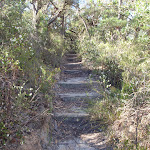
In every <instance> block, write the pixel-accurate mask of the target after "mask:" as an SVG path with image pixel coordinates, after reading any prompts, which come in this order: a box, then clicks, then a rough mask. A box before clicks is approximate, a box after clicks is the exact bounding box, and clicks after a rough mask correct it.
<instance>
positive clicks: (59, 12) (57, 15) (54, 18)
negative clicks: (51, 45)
mask: <svg viewBox="0 0 150 150" xmlns="http://www.w3.org/2000/svg"><path fill="white" fill-rule="evenodd" d="M65 6H66V2H64V5H63V8H62V9H61V10H59V11H58V12H57V13H56V14H55V15H54V16H53V17H52V18H51V19H50V20H49V22H48V26H49V25H50V24H51V23H53V22H54V21H55V20H56V19H57V17H59V16H60V15H61V13H62V12H63V10H65Z"/></svg>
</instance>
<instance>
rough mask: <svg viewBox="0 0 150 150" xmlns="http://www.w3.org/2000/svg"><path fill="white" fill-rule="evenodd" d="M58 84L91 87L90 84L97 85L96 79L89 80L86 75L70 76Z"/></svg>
mask: <svg viewBox="0 0 150 150" xmlns="http://www.w3.org/2000/svg"><path fill="white" fill-rule="evenodd" d="M58 84H59V85H60V86H61V87H64V88H69V89H70V88H71V89H72V88H75V89H79V88H90V89H91V88H92V85H96V84H97V85H98V82H97V81H90V79H88V78H86V77H78V78H70V79H68V80H66V81H60V82H58Z"/></svg>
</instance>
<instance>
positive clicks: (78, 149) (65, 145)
mask: <svg viewBox="0 0 150 150" xmlns="http://www.w3.org/2000/svg"><path fill="white" fill-rule="evenodd" d="M47 150H98V148H94V146H91V144H90V142H87V141H84V140H82V139H81V138H79V137H72V138H69V139H67V140H63V141H61V142H58V143H57V144H56V143H55V144H54V146H53V147H51V146H49V147H48V148H47ZM101 150H106V149H101Z"/></svg>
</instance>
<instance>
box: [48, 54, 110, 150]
mask: <svg viewBox="0 0 150 150" xmlns="http://www.w3.org/2000/svg"><path fill="white" fill-rule="evenodd" d="M63 68H64V69H63V70H62V73H61V81H59V82H58V86H59V90H58V92H57V97H58V98H57V101H56V102H55V108H54V124H55V125H54V132H53V135H52V137H53V139H52V142H51V145H49V146H47V147H46V148H45V149H47V150H105V149H111V148H109V147H107V146H106V143H107V140H106V139H107V137H105V135H104V134H103V132H102V129H101V126H100V125H99V124H98V123H97V122H96V121H90V115H89V114H88V112H87V107H88V104H89V101H94V100H96V99H97V98H99V99H100V98H102V96H101V95H100V94H98V93H96V92H94V91H93V90H92V88H91V87H93V86H96V85H97V82H96V81H94V80H91V79H89V71H87V70H85V69H84V67H83V66H82V60H81V59H80V58H78V55H77V54H66V58H65V64H64V66H63Z"/></svg>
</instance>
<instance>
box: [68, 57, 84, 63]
mask: <svg viewBox="0 0 150 150" xmlns="http://www.w3.org/2000/svg"><path fill="white" fill-rule="evenodd" d="M66 60H67V61H68V62H81V61H82V59H81V58H78V57H68V58H66Z"/></svg>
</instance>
